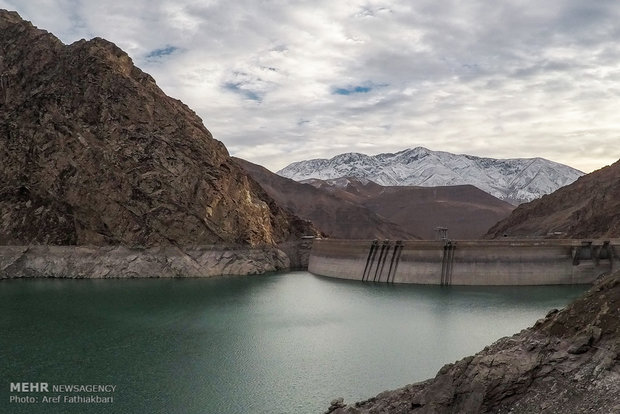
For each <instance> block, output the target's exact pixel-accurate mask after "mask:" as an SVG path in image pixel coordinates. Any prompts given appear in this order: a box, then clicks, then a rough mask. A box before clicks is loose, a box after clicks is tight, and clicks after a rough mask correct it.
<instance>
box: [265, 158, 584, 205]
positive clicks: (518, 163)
mask: <svg viewBox="0 0 620 414" xmlns="http://www.w3.org/2000/svg"><path fill="white" fill-rule="evenodd" d="M277 174H279V175H281V176H283V177H287V178H291V179H293V180H296V181H303V180H307V179H310V178H318V179H321V180H333V179H337V178H342V177H356V178H359V179H367V180H370V181H374V182H375V183H377V184H381V185H386V186H393V185H397V186H398V185H412V186H422V187H437V186H446V185H462V184H471V185H474V186H476V187H478V188H479V189H481V190H483V191H486V192H487V193H489V194H492V195H494V196H495V197H497V198H499V199H502V200H505V201H508V202H509V203H512V204H515V205H518V204H520V203H523V202H526V201H531V200H534V199H536V198H539V197H542V196H543V195H545V194H549V193H552V192H554V191H555V190H557V189H558V188H560V187H563V186H565V185H568V184H571V183H572V182H573V181H575V180H576V179H577V178H579V177H580V176H582V175H583V174H584V173H583V172H581V171H579V170H576V169H574V168H571V167H569V166H567V165H564V164H559V163H557V162H553V161H549V160H546V159H544V158H511V159H494V158H481V157H475V156H472V155H463V154H458V155H457V154H451V153H449V152H443V151H431V150H429V149H426V148H423V147H417V148H413V149H406V150H404V151H400V152H397V153H395V154H390V153H386V154H378V155H374V156H369V155H365V154H360V153H355V152H350V153H346V154H340V155H337V156H335V157H333V158H331V159H322V158H319V159H313V160H308V161H299V162H294V163H292V164H290V165H289V166H287V167H285V168H283V169H282V170H280V171H278V172H277Z"/></svg>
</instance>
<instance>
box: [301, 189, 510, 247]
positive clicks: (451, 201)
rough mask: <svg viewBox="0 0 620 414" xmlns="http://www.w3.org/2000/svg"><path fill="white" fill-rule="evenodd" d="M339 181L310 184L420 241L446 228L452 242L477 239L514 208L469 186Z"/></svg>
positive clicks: (433, 236) (431, 237)
mask: <svg viewBox="0 0 620 414" xmlns="http://www.w3.org/2000/svg"><path fill="white" fill-rule="evenodd" d="M338 180H345V181H342V182H341V183H339V185H333V184H332V185H330V182H326V181H321V180H311V181H310V182H311V183H312V185H314V186H316V187H318V188H321V189H324V190H326V191H329V192H331V193H332V194H334V195H335V196H338V197H339V198H341V199H346V200H349V201H351V202H355V203H358V204H360V205H362V206H364V207H366V208H368V209H369V210H371V211H373V212H374V213H376V214H377V215H379V216H381V217H385V218H386V219H388V220H390V221H391V222H393V223H396V224H398V225H399V226H400V227H401V228H402V229H403V230H405V231H409V232H412V233H415V234H418V235H420V236H421V237H422V238H423V239H434V238H435V237H436V234H435V228H436V227H447V228H448V237H450V238H452V239H461V240H463V239H479V238H480V237H482V235H483V234H484V233H485V232H486V231H487V229H488V228H489V226H492V225H493V224H494V223H497V221H499V220H501V219H502V218H505V217H507V216H508V215H509V214H510V212H511V211H512V210H514V208H515V207H514V206H513V205H511V204H509V203H507V202H505V201H502V200H500V199H498V198H496V197H493V196H492V195H490V194H488V193H486V192H484V191H482V190H480V189H478V188H476V187H474V186H471V185H457V186H445V187H415V186H388V187H385V186H381V185H379V184H376V183H374V182H372V181H368V182H365V183H363V182H361V181H359V180H357V179H353V178H346V179H338ZM338 180H330V181H338ZM345 182H346V184H345Z"/></svg>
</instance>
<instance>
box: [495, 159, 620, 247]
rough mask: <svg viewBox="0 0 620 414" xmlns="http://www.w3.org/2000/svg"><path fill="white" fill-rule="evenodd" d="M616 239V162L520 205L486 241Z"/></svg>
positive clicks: (619, 191)
mask: <svg viewBox="0 0 620 414" xmlns="http://www.w3.org/2000/svg"><path fill="white" fill-rule="evenodd" d="M504 235H507V236H509V237H531V236H544V237H561V238H584V237H585V238H595V237H620V161H617V162H616V163H614V164H612V165H610V166H607V167H605V168H602V169H600V170H597V171H594V172H593V173H590V174H588V175H586V176H583V177H581V178H579V179H578V180H577V181H576V182H574V183H573V184H571V185H568V186H566V187H563V188H561V189H559V190H557V191H556V192H554V193H553V194H550V195H547V196H545V197H542V198H541V199H538V200H534V201H532V202H531V203H527V204H522V205H520V206H519V207H518V208H517V209H516V210H514V211H513V213H512V214H511V215H510V216H508V217H507V218H506V219H504V220H502V221H500V222H499V223H497V224H496V225H495V226H493V227H492V228H491V229H490V230H489V231H488V234H487V237H491V238H494V237H502V236H504Z"/></svg>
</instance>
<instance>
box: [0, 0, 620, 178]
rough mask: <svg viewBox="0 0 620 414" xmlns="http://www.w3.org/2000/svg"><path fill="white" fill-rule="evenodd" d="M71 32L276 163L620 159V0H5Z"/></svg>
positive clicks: (70, 38) (61, 32) (245, 150)
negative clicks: (438, 155)
mask: <svg viewBox="0 0 620 414" xmlns="http://www.w3.org/2000/svg"><path fill="white" fill-rule="evenodd" d="M0 8H7V9H10V10H16V11H18V12H19V13H20V14H21V16H22V17H23V18H25V19H27V20H31V21H32V22H33V23H34V24H35V25H36V26H38V27H40V28H42V29H46V30H48V31H50V32H52V33H54V34H55V35H56V36H58V37H59V38H60V39H61V40H62V41H63V42H65V43H72V42H74V41H76V40H79V39H81V38H87V39H89V38H92V37H95V36H100V37H104V38H106V39H108V40H110V41H113V42H115V43H116V44H117V45H118V46H120V47H121V48H122V49H124V50H125V51H126V52H127V53H129V55H130V56H131V57H132V58H133V60H134V63H135V64H136V65H137V66H139V67H140V68H142V69H143V70H145V71H146V72H148V73H150V74H151V75H153V77H154V78H155V79H156V80H157V83H158V85H159V86H160V87H161V88H162V89H163V90H164V91H165V92H166V93H167V94H169V95H171V96H173V97H175V98H178V99H181V100H182V101H184V102H185V103H186V104H188V105H189V106H190V107H191V108H192V109H194V110H195V111H196V112H197V113H198V114H199V115H200V116H201V117H202V119H203V121H204V123H205V125H206V126H207V128H209V130H210V131H211V132H212V133H213V135H214V136H215V137H216V138H217V139H219V140H221V141H223V142H224V144H226V146H227V147H228V149H229V151H230V152H231V154H233V155H236V156H239V157H242V158H245V159H247V160H250V161H253V162H256V163H259V164H262V165H264V166H266V167H267V168H269V169H271V170H277V169H280V168H282V167H284V166H285V165H287V164H289V163H290V162H293V161H298V160H301V159H308V158H319V157H326V158H327V157H331V156H333V155H336V154H339V153H342V152H351V151H356V152H364V153H367V154H376V153H380V152H395V151H399V150H402V149H404V148H408V147H415V146H425V147H427V148H430V149H432V150H441V151H449V152H455V153H467V154H472V155H478V156H490V157H496V158H514V157H536V156H540V157H544V158H549V159H552V160H554V161H558V162H562V163H565V164H568V165H570V166H573V167H575V168H578V169H581V170H583V171H586V172H590V171H592V170H594V169H597V168H600V167H602V166H604V165H606V164H610V163H612V162H614V161H616V160H617V159H618V158H620V116H619V115H618V112H619V108H620V23H619V22H620V2H618V1H615V0H597V1H595V2H594V1H586V0H580V1H576V0H573V1H570V0H545V1H544V2H541V1H533V0H532V1H530V0H510V1H502V2H494V1H493V2H492V1H482V0H480V1H478V0H467V1H461V0H444V1H438V0H417V1H392V0H366V1H361V0H349V1H345V0H343V1H333V0H312V1H303V0H301V1H292V0H264V1H255V0H227V1H220V0H201V1H191V0H174V1H147V0H131V1H127V0H120V1H117V0H112V1H110V0H106V1H87V0H40V1H36V0H28V1H22V0H16V1H11V0H0Z"/></svg>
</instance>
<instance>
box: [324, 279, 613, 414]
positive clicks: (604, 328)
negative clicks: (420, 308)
mask: <svg viewBox="0 0 620 414" xmlns="http://www.w3.org/2000/svg"><path fill="white" fill-rule="evenodd" d="M617 412H620V273H615V274H614V275H612V276H609V277H608V278H606V279H604V280H602V281H601V282H599V283H598V284H596V285H595V286H594V287H593V288H592V289H591V290H589V291H588V292H587V293H586V294H585V295H584V296H582V297H581V298H580V299H578V300H576V301H575V302H573V303H572V304H570V305H569V306H568V307H566V308H565V309H564V310H562V311H559V312H558V311H557V310H553V311H551V312H549V314H548V315H547V317H545V318H544V319H541V320H539V321H538V322H537V323H536V324H535V325H534V327H532V328H529V329H525V330H523V331H522V332H520V333H518V334H516V335H514V336H512V337H507V338H503V339H500V340H499V341H497V342H496V343H494V344H493V345H491V346H489V347H487V348H485V349H484V350H483V351H481V352H479V353H478V354H476V355H474V356H471V357H467V358H464V359H462V360H460V361H458V362H456V363H454V364H449V365H446V366H444V367H443V368H442V369H441V370H440V371H439V373H438V374H437V376H436V377H435V378H434V379H431V380H428V381H425V382H422V383H417V384H413V385H408V386H406V387H404V388H401V389H399V390H395V391H386V392H383V393H381V394H379V395H377V396H376V397H374V398H371V399H369V400H367V401H363V402H359V403H355V404H351V405H345V404H344V403H343V402H342V400H341V399H337V400H334V401H332V404H331V406H330V408H329V410H328V413H334V414H341V413H350V414H352V413H357V414H360V413H391V414H398V413H417V414H423V413H429V414H430V413H434V414H444V413H445V414H448V413H450V414H453V413H464V414H467V413H557V414H560V413H561V414H571V413H574V414H581V413H617Z"/></svg>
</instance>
